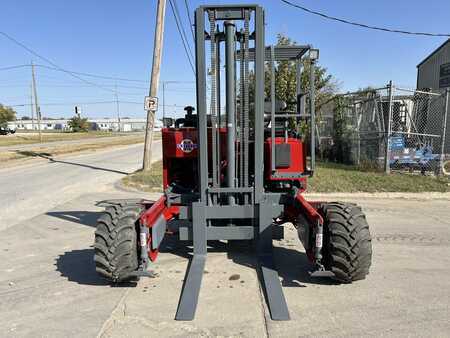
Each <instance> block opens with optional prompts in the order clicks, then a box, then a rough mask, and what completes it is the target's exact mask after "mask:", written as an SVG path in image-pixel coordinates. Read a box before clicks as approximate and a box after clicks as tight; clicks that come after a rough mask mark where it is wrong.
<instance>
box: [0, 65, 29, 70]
mask: <svg viewBox="0 0 450 338" xmlns="http://www.w3.org/2000/svg"><path fill="white" fill-rule="evenodd" d="M30 66H31V65H17V66H9V67H2V68H0V71H4V70H11V69H17V68H24V67H30Z"/></svg>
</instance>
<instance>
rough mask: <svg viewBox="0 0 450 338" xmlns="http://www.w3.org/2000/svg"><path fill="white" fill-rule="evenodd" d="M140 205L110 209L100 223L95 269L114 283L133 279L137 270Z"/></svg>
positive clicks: (115, 206) (112, 207)
mask: <svg viewBox="0 0 450 338" xmlns="http://www.w3.org/2000/svg"><path fill="white" fill-rule="evenodd" d="M141 212H142V207H141V206H140V205H126V206H119V205H114V206H109V207H107V208H106V210H105V212H104V213H103V215H102V216H100V218H99V219H98V221H97V230H96V231H95V244H94V247H95V255H94V261H95V268H96V270H97V273H99V274H100V275H101V276H102V277H104V278H106V279H108V280H110V281H112V282H123V281H127V280H129V279H132V278H134V275H133V273H134V272H135V271H136V270H137V269H138V265H139V262H138V243H137V229H138V219H139V215H140V214H141Z"/></svg>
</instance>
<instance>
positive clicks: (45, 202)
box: [0, 141, 161, 230]
mask: <svg viewBox="0 0 450 338" xmlns="http://www.w3.org/2000/svg"><path fill="white" fill-rule="evenodd" d="M142 151H143V145H142V144H138V145H131V146H124V147H119V148H113V149H109V150H104V151H103V150H99V151H96V152H93V153H89V154H84V155H73V154H72V155H67V156H60V157H58V156H56V157H54V158H53V160H45V161H41V162H39V164H33V165H26V166H17V167H12V168H7V169H1V170H0V201H1V204H2V206H1V208H0V230H2V229H6V228H8V227H10V226H13V225H14V224H17V223H19V222H21V221H24V220H27V219H30V218H32V217H34V216H37V215H39V214H42V213H45V212H46V211H48V210H50V209H51V208H53V207H55V206H56V205H59V204H62V203H65V202H68V201H70V200H73V199H74V198H76V197H78V196H80V195H82V194H85V193H88V192H98V191H102V190H104V189H105V187H106V186H107V185H108V184H112V183H113V182H115V181H117V180H118V179H120V178H121V177H123V176H125V175H127V174H128V173H130V172H133V171H135V170H136V169H138V168H139V167H140V166H141V163H142ZM154 158H155V159H156V158H161V141H156V142H155V144H154Z"/></svg>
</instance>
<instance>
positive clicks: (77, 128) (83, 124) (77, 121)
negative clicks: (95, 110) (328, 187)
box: [68, 115, 90, 133]
mask: <svg viewBox="0 0 450 338" xmlns="http://www.w3.org/2000/svg"><path fill="white" fill-rule="evenodd" d="M68 124H69V127H70V128H72V131H73V132H75V133H77V132H81V131H88V130H89V127H90V124H89V122H88V119H86V118H82V117H80V116H79V115H76V116H74V117H72V118H71V119H70V120H69V122H68Z"/></svg>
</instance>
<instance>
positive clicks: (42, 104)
mask: <svg viewBox="0 0 450 338" xmlns="http://www.w3.org/2000/svg"><path fill="white" fill-rule="evenodd" d="M117 102H119V103H124V104H138V105H142V106H143V105H144V102H136V101H120V100H119V101H116V100H114V101H90V102H78V101H77V102H61V103H59V102H46V103H39V106H74V105H96V104H113V103H117ZM30 105H31V104H30V103H21V104H13V105H8V104H5V106H7V107H27V106H30ZM160 106H161V105H160ZM186 106H187V105H178V104H166V105H165V107H169V108H183V109H184V107H186Z"/></svg>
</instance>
